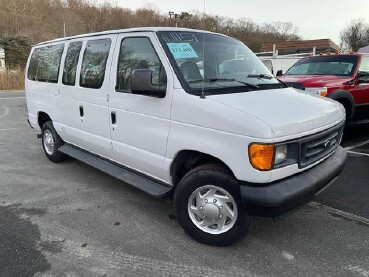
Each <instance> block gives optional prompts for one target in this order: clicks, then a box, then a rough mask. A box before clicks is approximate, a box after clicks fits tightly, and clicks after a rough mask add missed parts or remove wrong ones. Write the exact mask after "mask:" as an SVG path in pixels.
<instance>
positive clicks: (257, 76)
mask: <svg viewBox="0 0 369 277" xmlns="http://www.w3.org/2000/svg"><path fill="white" fill-rule="evenodd" d="M246 77H248V78H258V79H268V80H271V79H276V80H277V81H278V82H279V83H280V84H281V85H284V86H285V87H286V88H287V87H288V85H287V84H286V83H285V82H282V81H281V80H279V79H278V78H276V77H274V76H271V75H268V74H248V75H247V76H246Z"/></svg>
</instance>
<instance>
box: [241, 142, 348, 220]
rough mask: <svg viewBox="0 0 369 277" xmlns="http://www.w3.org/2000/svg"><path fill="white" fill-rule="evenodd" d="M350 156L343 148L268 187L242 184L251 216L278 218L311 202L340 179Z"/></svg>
mask: <svg viewBox="0 0 369 277" xmlns="http://www.w3.org/2000/svg"><path fill="white" fill-rule="evenodd" d="M346 157H347V154H346V151H345V150H344V149H343V148H342V147H340V146H339V147H338V148H337V149H336V151H335V152H334V153H333V154H332V155H331V156H330V157H329V158H327V159H326V160H324V161H323V162H321V163H319V164H317V165H316V166H314V167H313V168H311V169H308V170H306V171H304V172H302V173H300V174H298V175H294V176H292V177H289V178H286V179H283V180H281V181H277V182H274V183H272V184H270V185H268V186H264V187H260V186H256V185H250V184H241V186H240V189H241V197H242V200H243V202H244V204H245V206H246V209H247V211H248V213H249V214H253V215H257V216H265V217H275V216H278V215H281V214H284V213H286V212H289V211H291V210H294V209H296V208H298V207H299V206H301V205H303V204H305V203H307V202H309V201H310V200H311V199H313V198H314V196H316V195H318V194H319V193H320V192H322V191H323V190H325V189H326V188H328V187H329V186H330V185H331V184H332V183H333V182H334V181H335V180H336V179H337V178H338V176H339V174H340V173H341V172H342V170H343V167H344V165H345V162H346Z"/></svg>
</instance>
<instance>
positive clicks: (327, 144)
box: [324, 140, 333, 148]
mask: <svg viewBox="0 0 369 277" xmlns="http://www.w3.org/2000/svg"><path fill="white" fill-rule="evenodd" d="M332 144H333V142H332V141H331V140H328V141H327V142H326V143H324V147H325V148H328V147H331V146H332Z"/></svg>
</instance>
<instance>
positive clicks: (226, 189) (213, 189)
mask: <svg viewBox="0 0 369 277" xmlns="http://www.w3.org/2000/svg"><path fill="white" fill-rule="evenodd" d="M174 208H175V212H176V215H177V218H178V221H179V223H180V225H181V226H182V228H183V229H184V230H185V231H186V233H187V234H188V235H189V236H191V237H192V238H193V239H195V240H197V241H198V242H200V243H204V244H208V245H213V246H228V245H232V244H234V243H236V242H237V241H239V240H240V239H242V238H243V237H244V236H246V234H247V233H248V232H249V230H250V229H251V226H252V224H253V222H254V217H253V216H251V215H248V214H247V213H246V211H245V209H244V207H243V204H242V201H241V197H240V192H239V184H238V181H237V180H236V179H235V178H234V177H233V176H232V175H231V173H229V172H228V171H227V170H226V169H224V168H222V167H220V166H217V165H203V166H199V167H197V168H195V169H193V170H191V171H190V172H189V173H187V175H186V176H185V177H183V179H182V180H181V181H180V182H179V184H178V186H177V188H176V190H175V192H174Z"/></svg>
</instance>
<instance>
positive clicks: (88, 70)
mask: <svg viewBox="0 0 369 277" xmlns="http://www.w3.org/2000/svg"><path fill="white" fill-rule="evenodd" d="M110 44H111V40H110V39H98V40H89V41H88V42H87V44H86V49H85V52H84V54H83V60H82V68H81V78H80V85H81V87H86V88H96V89H98V88H101V86H102V84H103V82H104V77H105V68H106V62H107V60H108V57H109V50H110Z"/></svg>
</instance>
